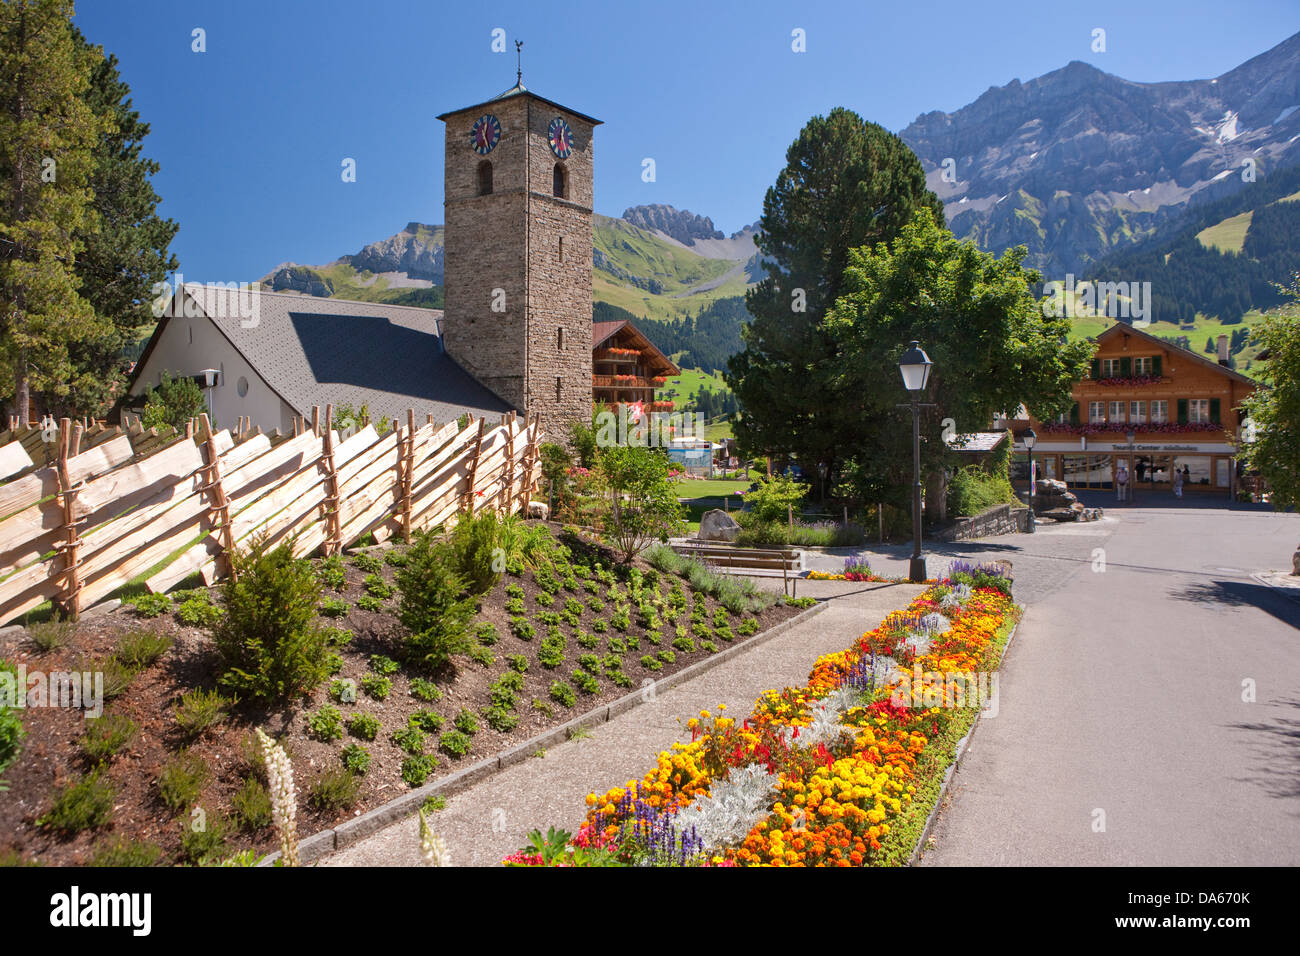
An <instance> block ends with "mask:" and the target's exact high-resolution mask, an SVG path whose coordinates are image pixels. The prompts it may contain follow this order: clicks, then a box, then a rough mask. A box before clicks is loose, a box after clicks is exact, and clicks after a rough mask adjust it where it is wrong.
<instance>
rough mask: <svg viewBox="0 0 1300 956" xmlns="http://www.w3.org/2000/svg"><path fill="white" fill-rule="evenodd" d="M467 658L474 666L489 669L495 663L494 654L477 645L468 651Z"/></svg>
mask: <svg viewBox="0 0 1300 956" xmlns="http://www.w3.org/2000/svg"><path fill="white" fill-rule="evenodd" d="M468 657H469V659H470V660H472V661H473V662H474V663H475V664H482V665H483V666H484V667H491V666H492V665H493V664H495V663H496V662H497V659H496V655H495V654H493V653H492V652H491V651H490V650H488V649H487V648H486V647H482V646H481V645H478V644H475V645H474V646H473V647H471V648H470V649H469V654H468Z"/></svg>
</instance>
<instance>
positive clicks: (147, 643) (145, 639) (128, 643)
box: [105, 631, 172, 680]
mask: <svg viewBox="0 0 1300 956" xmlns="http://www.w3.org/2000/svg"><path fill="white" fill-rule="evenodd" d="M171 646H172V639H171V638H170V637H168V636H167V635H166V634H153V633H151V632H149V631H134V632H132V633H131V634H128V635H127V636H126V637H124V638H122V639H121V640H120V641H118V644H117V650H116V651H114V652H113V656H114V657H116V658H117V659H118V660H119V661H121V662H122V663H123V664H125V665H126V666H127V667H129V668H131V669H133V670H135V671H140V670H143V669H144V668H146V667H150V666H152V665H153V663H154V661H156V660H158V658H160V657H162V656H163V655H164V654H166V653H167V651H168V650H170V649H171ZM105 680H107V678H105Z"/></svg>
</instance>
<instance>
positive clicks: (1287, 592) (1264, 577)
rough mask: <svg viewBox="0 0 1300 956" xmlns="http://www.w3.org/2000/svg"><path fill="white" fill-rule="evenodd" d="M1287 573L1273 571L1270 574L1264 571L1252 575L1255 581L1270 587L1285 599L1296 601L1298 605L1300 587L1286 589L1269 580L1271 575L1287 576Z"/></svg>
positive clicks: (1299, 601)
mask: <svg viewBox="0 0 1300 956" xmlns="http://www.w3.org/2000/svg"><path fill="white" fill-rule="evenodd" d="M1286 573H1287V572H1285V571H1271V572H1268V573H1265V572H1263V571H1256V572H1255V573H1254V574H1252V575H1251V578H1252V579H1253V580H1255V581H1258V582H1259V583H1260V584H1264V585H1267V586H1268V587H1270V588H1272V589H1273V590H1274V591H1277V592H1278V593H1279V594H1281V595H1282V596H1283V597H1285V598H1287V599H1288V600H1291V601H1296V602H1297V603H1300V587H1284V586H1282V585H1280V584H1274V583H1273V582H1272V581H1271V580H1270V579H1269V578H1270V575H1271V574H1286Z"/></svg>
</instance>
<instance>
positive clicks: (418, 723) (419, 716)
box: [406, 710, 445, 734]
mask: <svg viewBox="0 0 1300 956" xmlns="http://www.w3.org/2000/svg"><path fill="white" fill-rule="evenodd" d="M406 723H407V725H408V726H410V727H414V728H415V729H416V730H423V731H427V732H428V733H431V734H434V733H437V732H438V731H440V730H442V725H443V724H444V723H445V721H444V720H443V717H442V715H441V714H435V713H434V712H433V711H431V710H417V711H416V712H415V713H413V714H412V715H411V716H410V717H408V718H406Z"/></svg>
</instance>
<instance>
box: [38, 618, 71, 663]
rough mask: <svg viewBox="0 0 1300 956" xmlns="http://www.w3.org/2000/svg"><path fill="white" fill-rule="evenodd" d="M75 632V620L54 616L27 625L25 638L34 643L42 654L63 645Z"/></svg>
mask: <svg viewBox="0 0 1300 956" xmlns="http://www.w3.org/2000/svg"><path fill="white" fill-rule="evenodd" d="M76 632H77V622H76V621H73V620H70V619H66V618H54V619H52V620H49V621H40V622H37V623H34V624H28V625H27V639H28V640H29V641H31V642H32V643H33V644H35V645H36V649H37V650H39V651H40V652H41V653H42V654H48V653H49V652H50V651H52V650H55V649H57V648H60V647H63V646H64V645H65V644H67V643H68V641H70V640H72V637H73V635H74V634H76Z"/></svg>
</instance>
